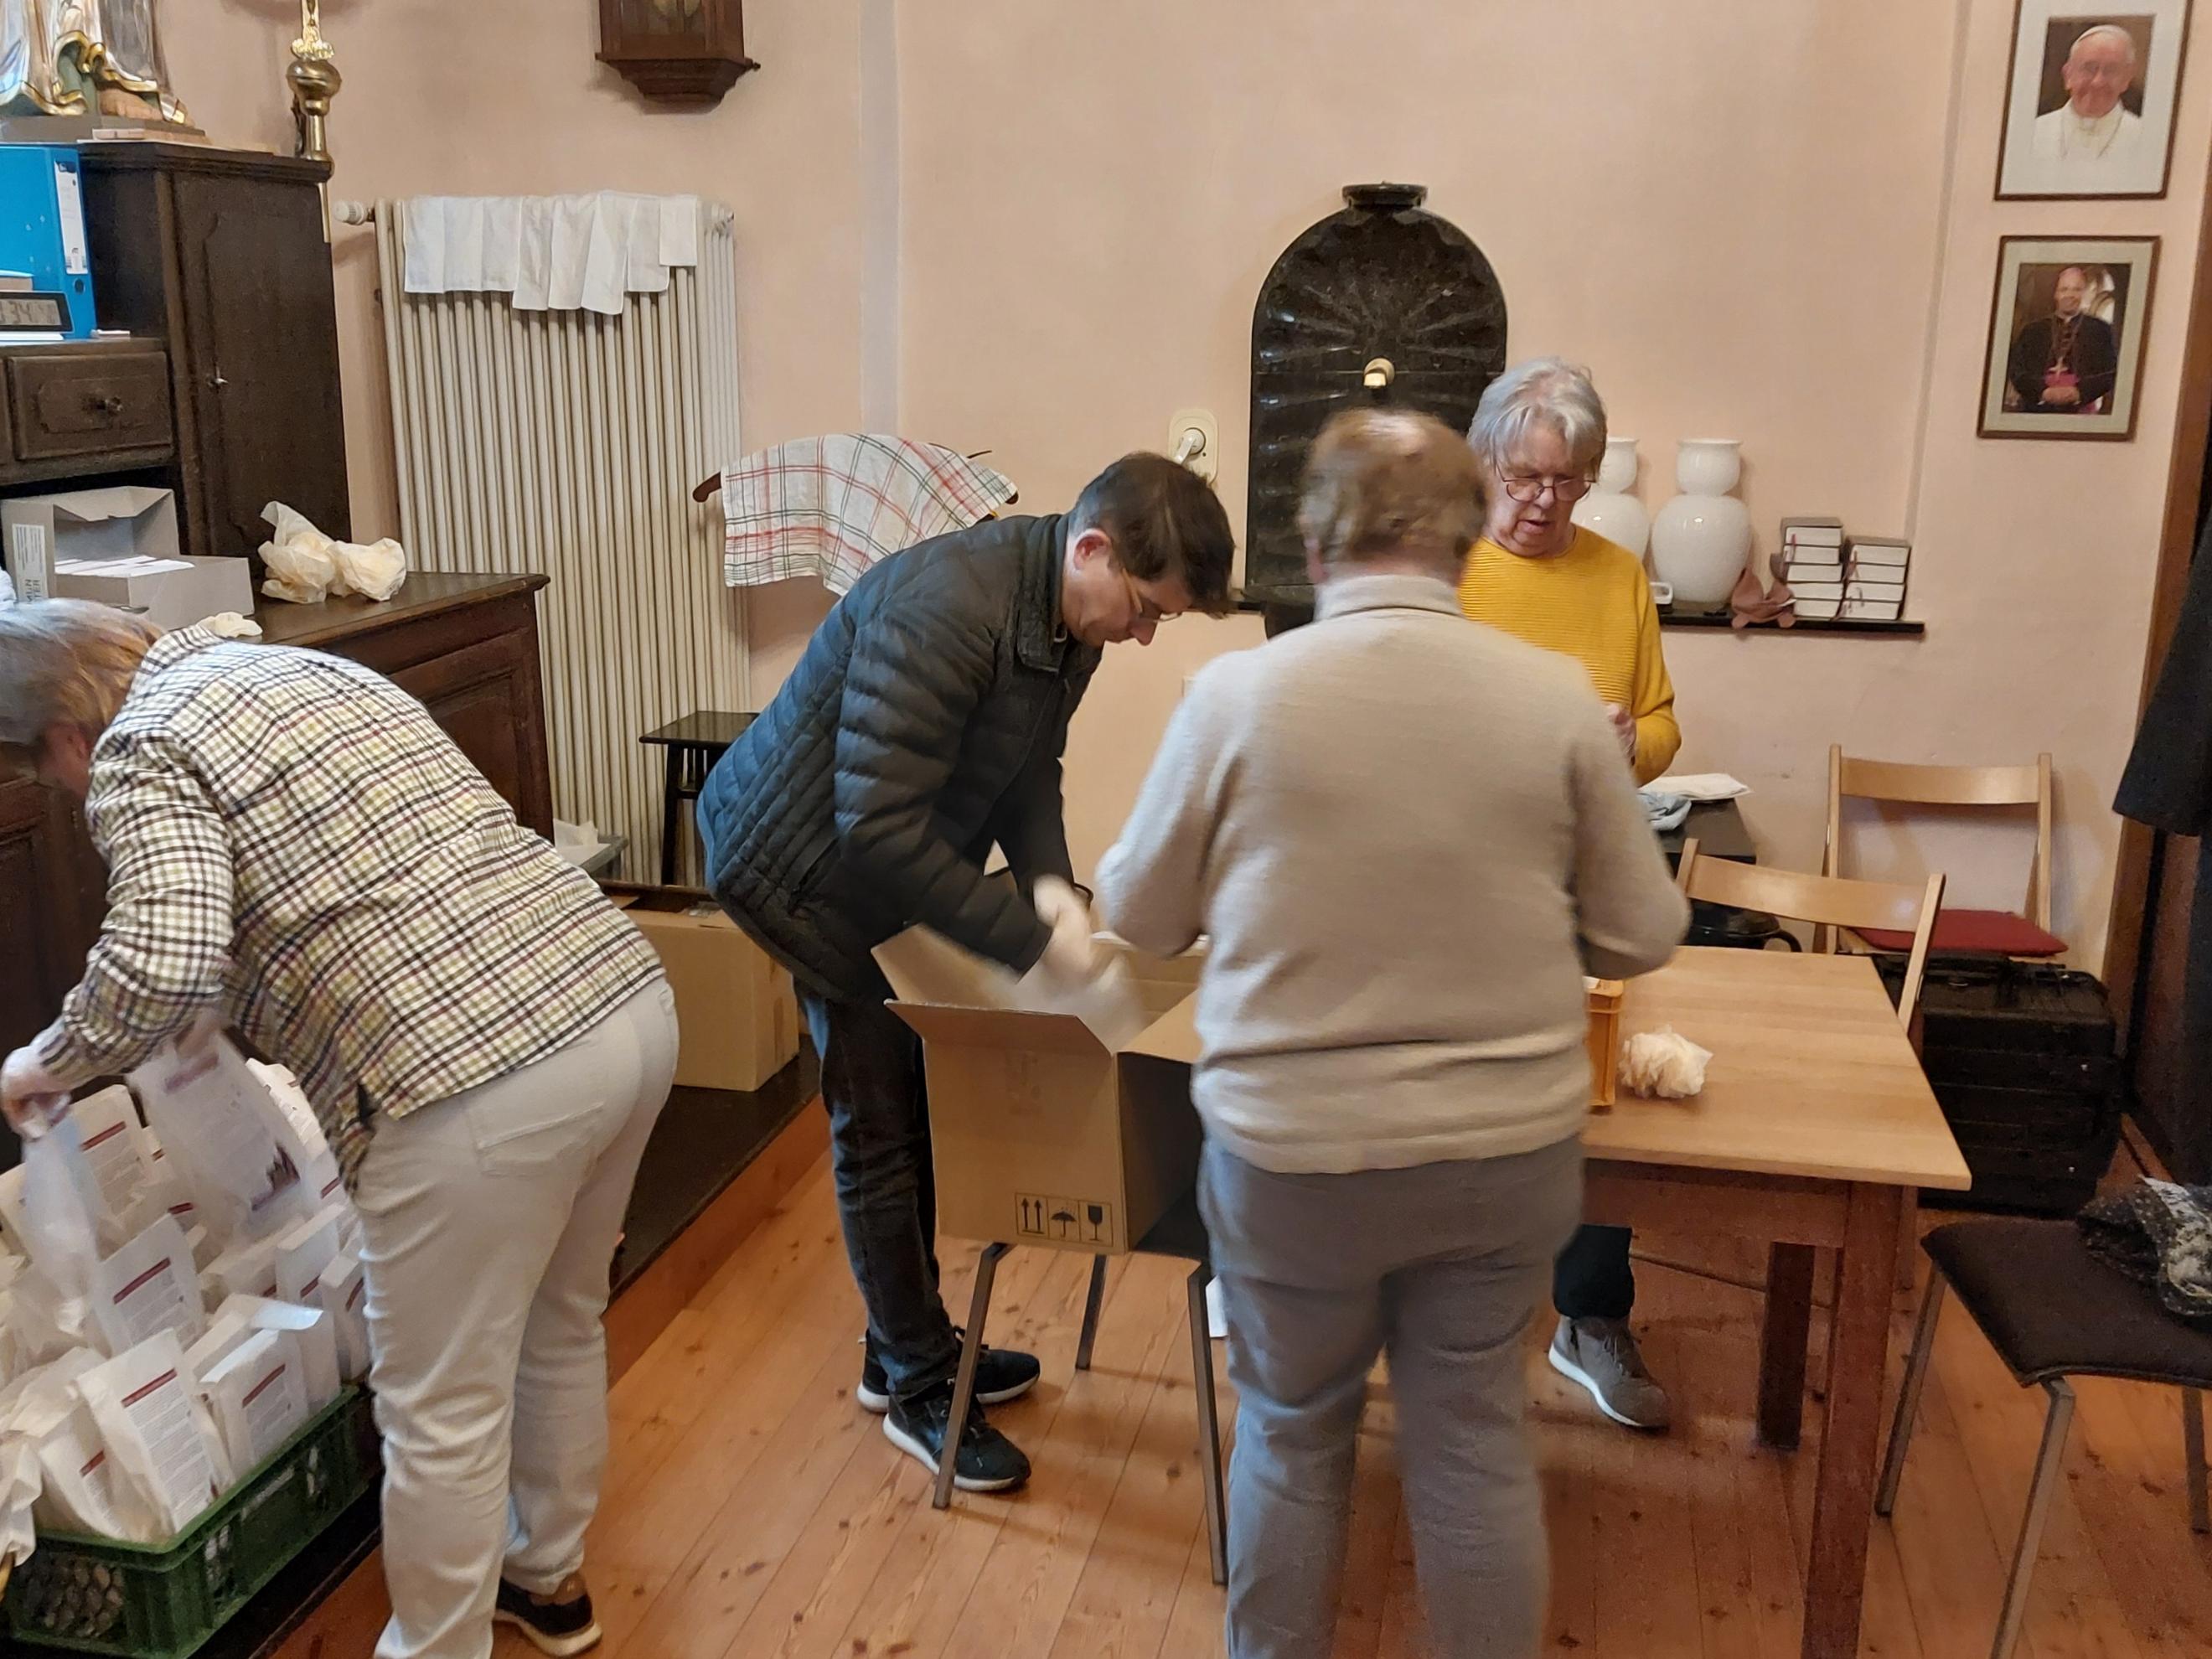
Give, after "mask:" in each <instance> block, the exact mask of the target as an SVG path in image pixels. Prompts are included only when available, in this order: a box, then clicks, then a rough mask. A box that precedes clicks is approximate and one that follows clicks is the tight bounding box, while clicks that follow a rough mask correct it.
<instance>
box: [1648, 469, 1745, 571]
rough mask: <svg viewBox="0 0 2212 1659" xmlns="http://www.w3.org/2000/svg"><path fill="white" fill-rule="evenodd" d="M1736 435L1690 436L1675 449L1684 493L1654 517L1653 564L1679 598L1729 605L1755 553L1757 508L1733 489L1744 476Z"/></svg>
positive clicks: (1678, 479)
mask: <svg viewBox="0 0 2212 1659" xmlns="http://www.w3.org/2000/svg"><path fill="white" fill-rule="evenodd" d="M1741 447H1742V446H1741V444H1739V443H1738V442H1737V441H1735V439H1734V438H1685V439H1683V440H1682V441H1681V442H1680V445H1679V446H1677V447H1676V449H1675V452H1674V482H1675V483H1676V484H1677V485H1678V486H1679V487H1680V489H1681V491H1682V493H1681V494H1680V495H1677V496H1675V497H1674V500H1672V501H1668V503H1667V504H1666V505H1665V506H1664V507H1661V508H1660V509H1659V513H1658V516H1657V517H1656V518H1654V519H1653V520H1651V566H1652V568H1653V570H1654V571H1655V572H1656V574H1657V575H1658V578H1659V580H1661V581H1663V582H1666V583H1668V584H1669V585H1670V586H1672V587H1673V588H1674V603H1675V604H1677V605H1693V606H1697V607H1699V608H1701V609H1703V608H1710V607H1711V606H1714V605H1723V604H1725V603H1726V602H1727V600H1728V597H1729V594H1730V593H1731V592H1734V591H1735V584H1736V579H1737V578H1738V577H1740V576H1741V575H1742V574H1743V568H1744V565H1745V563H1746V562H1747V561H1748V560H1749V558H1750V557H1751V513H1750V512H1749V511H1748V510H1747V508H1746V507H1745V506H1744V504H1743V503H1742V502H1741V501H1738V500H1736V498H1735V496H1733V495H1729V493H1728V492H1729V490H1731V489H1735V486H1736V480H1737V479H1738V478H1740V477H1742V476H1743V461H1742V458H1741V455H1740V454H1739V453H1738V451H1739V450H1741Z"/></svg>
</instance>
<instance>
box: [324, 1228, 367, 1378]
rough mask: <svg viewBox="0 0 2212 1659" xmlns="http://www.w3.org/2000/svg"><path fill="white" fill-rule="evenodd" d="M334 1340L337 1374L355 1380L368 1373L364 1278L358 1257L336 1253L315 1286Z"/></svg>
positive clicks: (365, 1284) (365, 1286)
mask: <svg viewBox="0 0 2212 1659" xmlns="http://www.w3.org/2000/svg"><path fill="white" fill-rule="evenodd" d="M319 1290H320V1294H321V1297H322V1303H323V1307H324V1309H325V1310H326V1311H327V1312H328V1313H329V1314H330V1316H331V1324H332V1325H333V1327H334V1328H335V1334H336V1335H337V1344H338V1375H339V1376H342V1377H343V1378H344V1379H345V1380H346V1381H347V1382H349V1383H358V1382H360V1381H361V1380H362V1378H363V1377H365V1376H368V1370H369V1362H370V1360H371V1358H373V1355H372V1354H371V1352H370V1349H369V1343H368V1275H367V1274H366V1273H364V1272H363V1271H362V1265H361V1262H360V1261H359V1259H358V1258H356V1257H355V1256H353V1255H340V1256H337V1257H335V1258H333V1259H332V1261H331V1265H330V1266H329V1267H325V1268H324V1269H323V1279H322V1284H321V1285H320V1287H319Z"/></svg>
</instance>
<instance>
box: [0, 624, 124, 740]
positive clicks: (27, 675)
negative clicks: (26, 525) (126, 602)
mask: <svg viewBox="0 0 2212 1659" xmlns="http://www.w3.org/2000/svg"><path fill="white" fill-rule="evenodd" d="M160 637H161V630H160V629H157V628H155V626H154V625H153V624H152V623H149V622H148V621H146V620H145V618H143V617H136V616H133V615H131V613H130V612H129V611H117V610H115V609H113V608H112V607H111V606H108V605H94V604H93V603H92V602H91V601H90V600H88V599H42V600H40V601H38V602H36V603H34V604H27V605H10V606H9V607H8V608H7V609H5V610H0V751H10V752H8V753H7V754H6V758H7V759H9V760H10V761H12V762H13V763H15V764H16V765H17V766H21V765H24V764H26V763H27V762H28V761H29V759H30V757H31V755H32V754H33V752H34V751H35V750H37V749H38V748H39V746H40V744H41V743H42V742H43V741H44V740H45V738H46V728H47V727H49V726H76V727H77V728H78V729H79V730H80V731H82V732H84V733H85V734H86V735H87V736H88V737H92V738H97V737H99V735H100V733H101V732H105V731H106V729H107V726H108V722H109V721H111V720H113V719H114V718H115V712H116V710H118V708H122V707H123V699H124V696H125V694H126V693H128V692H129V690H131V680H132V679H133V678H136V677H137V672H138V664H139V662H140V661H141V659H143V658H144V656H145V654H146V652H147V649H148V647H150V646H151V645H152V644H153V643H154V641H155V640H157V639H159V638H160Z"/></svg>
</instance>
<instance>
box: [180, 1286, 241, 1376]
mask: <svg viewBox="0 0 2212 1659" xmlns="http://www.w3.org/2000/svg"><path fill="white" fill-rule="evenodd" d="M257 1303H258V1297H232V1298H231V1299H230V1300H229V1301H228V1302H226V1303H224V1304H222V1307H220V1308H218V1309H217V1310H216V1311H215V1312H214V1313H213V1314H212V1315H210V1316H209V1319H208V1322H207V1329H205V1330H204V1331H203V1332H201V1333H200V1340H198V1341H197V1342H195V1343H193V1344H192V1346H191V1347H189V1348H187V1349H185V1370H189V1371H190V1372H191V1374H192V1382H193V1383H194V1384H195V1385H196V1386H197V1384H199V1383H201V1382H203V1381H204V1379H205V1378H206V1376H207V1374H208V1373H209V1372H210V1371H211V1370H214V1369H215V1367H216V1363H217V1362H218V1361H220V1360H222V1359H224V1358H228V1356H229V1353H230V1351H231V1350H232V1349H233V1348H234V1347H236V1346H238V1345H239V1344H240V1343H241V1342H243V1341H245V1340H246V1338H247V1337H249V1336H251V1335H252V1334H253V1317H252V1313H251V1312H250V1309H251V1308H252V1306H253V1305H255V1304H257Z"/></svg>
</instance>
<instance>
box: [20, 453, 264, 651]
mask: <svg viewBox="0 0 2212 1659" xmlns="http://www.w3.org/2000/svg"><path fill="white" fill-rule="evenodd" d="M0 528H4V530H5V532H6V544H7V556H8V574H9V576H10V577H11V578H12V579H13V580H14V581H15V594H16V597H17V598H18V599H22V600H24V601H26V602H29V601H32V600H35V599H93V600H96V601H97V602H99V603H100V604H101V605H115V606H117V607H118V608H120V609H122V610H126V611H143V612H145V614H146V617H147V620H148V621H149V622H151V623H154V624H155V626H156V627H159V628H165V629H166V628H185V627H189V626H191V624H192V623H196V622H202V621H204V620H205V619H206V618H208V617H212V616H215V615H216V613H217V612H219V611H238V612H239V613H240V615H244V614H246V613H248V612H251V611H252V609H253V573H252V568H251V567H250V566H249V564H248V562H246V560H244V559H188V558H184V557H181V556H179V554H178V551H177V549H178V540H177V498H176V496H175V495H173V494H172V493H170V492H169V491H168V490H166V489H151V488H149V487H146V486H143V485H138V484H118V485H116V486H114V487H112V488H110V489H70V490H64V491H62V492H61V493H59V494H58V495H18V496H15V498H13V499H12V500H9V501H0ZM72 566H74V567H76V568H71V567H72Z"/></svg>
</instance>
